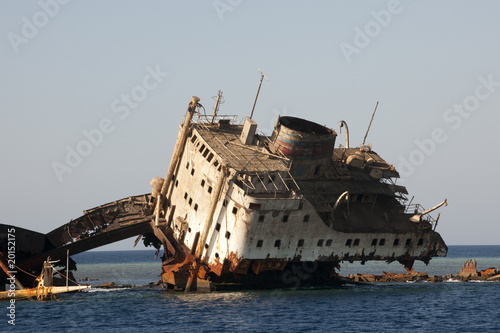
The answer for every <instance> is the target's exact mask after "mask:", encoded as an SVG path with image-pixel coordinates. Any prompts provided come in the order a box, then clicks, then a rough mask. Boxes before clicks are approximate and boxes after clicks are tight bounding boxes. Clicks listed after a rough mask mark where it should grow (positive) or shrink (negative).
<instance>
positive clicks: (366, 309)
mask: <svg viewBox="0 0 500 333" xmlns="http://www.w3.org/2000/svg"><path fill="white" fill-rule="evenodd" d="M153 257H154V251H119V252H118V251H116V252H88V253H83V254H80V255H77V256H74V257H73V258H74V259H75V261H76V262H77V264H78V271H77V272H76V274H75V275H76V278H77V279H82V278H85V277H88V278H91V279H98V280H96V281H92V282H90V283H92V284H94V285H97V284H101V283H103V282H116V283H118V284H132V285H133V284H135V285H144V284H147V283H149V282H153V281H157V280H158V279H159V276H158V274H159V272H160V260H156V261H155V260H153ZM473 258H474V259H476V260H477V262H478V269H485V268H489V267H498V268H500V246H450V251H449V255H448V257H447V258H438V259H433V260H432V261H431V263H430V264H429V266H425V265H423V264H422V265H420V264H417V265H416V266H415V268H416V270H418V271H422V272H423V271H426V272H428V273H429V274H430V275H445V274H447V273H453V274H455V273H458V272H459V271H460V269H461V268H462V265H463V263H464V262H465V260H467V259H473ZM400 266H401V265H399V264H394V263H393V264H390V265H388V264H386V263H368V264H366V265H359V264H345V265H343V266H342V270H341V274H344V275H347V274H349V273H361V272H363V273H375V274H380V273H382V272H383V271H391V272H392V271H394V272H399V271H401V272H403V269H402V268H401V267H400ZM1 305H2V308H3V309H4V310H3V311H4V313H5V314H7V309H6V308H5V307H6V306H7V305H8V303H1ZM2 317H3V318H4V319H2V321H1V322H0V331H2V332H4V331H5V332H10V331H19V332H66V331H68V332H89V331H92V330H99V331H104V332H141V331H144V332H149V331H159V332H193V331H199V332H235V331H245V332H262V331H264V332H269V331H272V332H375V331H377V332H396V331H398V332H400V331H411V332H429V331H431V330H432V331H444V330H446V331H449V332H500V283H499V282H468V283H458V282H444V283H426V282H418V283H390V284H375V285H368V286H351V287H344V288H341V289H333V290H289V291H282V290H274V291H251V292H248V291H247V292H217V293H206V294H197V293H192V294H184V293H168V292H163V291H161V290H158V289H149V288H142V289H141V288H132V289H120V290H107V291H104V290H96V289H93V290H91V291H90V292H80V293H77V294H66V295H62V296H61V301H50V302H37V301H17V302H16V326H15V328H14V327H12V326H11V325H8V323H7V319H8V318H7V317H6V316H5V315H2V316H1V317H0V318H2ZM13 328H14V329H13Z"/></svg>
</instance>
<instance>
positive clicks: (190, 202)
mask: <svg viewBox="0 0 500 333" xmlns="http://www.w3.org/2000/svg"><path fill="white" fill-rule="evenodd" d="M184 200H188V194H187V192H184ZM188 204H189V206H191V205H192V204H193V198H189V200H188ZM194 210H198V204H197V203H195V204H194Z"/></svg>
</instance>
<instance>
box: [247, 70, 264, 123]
mask: <svg viewBox="0 0 500 333" xmlns="http://www.w3.org/2000/svg"><path fill="white" fill-rule="evenodd" d="M259 72H260V83H259V89H257V95H256V96H255V102H253V108H252V113H251V114H250V119H252V117H253V111H254V110H255V104H257V98H259V92H260V87H261V86H262V80H264V78H266V80H267V81H269V79H268V78H267V76H265V75H264V73H262V71H261V70H260V69H259Z"/></svg>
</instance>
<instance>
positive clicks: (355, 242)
mask: <svg viewBox="0 0 500 333" xmlns="http://www.w3.org/2000/svg"><path fill="white" fill-rule="evenodd" d="M353 245H354V246H358V245H359V238H356V239H355V240H354V244H353Z"/></svg>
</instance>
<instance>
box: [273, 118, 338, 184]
mask: <svg viewBox="0 0 500 333" xmlns="http://www.w3.org/2000/svg"><path fill="white" fill-rule="evenodd" d="M336 137H337V133H336V132H335V131H334V130H332V129H330V128H327V127H325V126H323V125H320V124H317V123H314V122H312V121H308V120H305V119H301V118H296V117H280V118H279V119H278V121H277V122H276V127H275V128H274V133H273V138H272V141H273V144H274V149H275V150H277V151H279V152H281V153H282V154H284V155H285V156H287V157H288V158H290V159H291V160H292V167H291V172H292V174H293V176H294V177H296V178H297V179H310V178H316V177H319V176H321V175H322V174H323V172H324V170H325V169H326V168H327V167H328V165H329V163H330V161H331V159H332V153H333V148H334V147H335V138H336Z"/></svg>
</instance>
